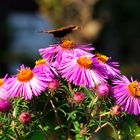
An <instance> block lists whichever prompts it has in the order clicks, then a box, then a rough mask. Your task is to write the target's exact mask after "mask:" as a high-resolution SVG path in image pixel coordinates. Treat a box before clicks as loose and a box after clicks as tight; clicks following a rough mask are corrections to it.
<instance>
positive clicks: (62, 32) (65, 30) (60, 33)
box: [40, 25, 80, 38]
mask: <svg viewBox="0 0 140 140" xmlns="http://www.w3.org/2000/svg"><path fill="white" fill-rule="evenodd" d="M78 29H80V26H77V25H69V26H66V27H61V28H58V29H54V30H42V31H40V32H41V33H48V34H52V35H53V36H54V37H56V38H62V37H65V36H66V35H68V34H70V33H72V32H73V31H76V30H78Z"/></svg>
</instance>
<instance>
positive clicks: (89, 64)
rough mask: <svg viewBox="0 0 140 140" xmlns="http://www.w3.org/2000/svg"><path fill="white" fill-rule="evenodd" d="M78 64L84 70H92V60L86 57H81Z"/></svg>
mask: <svg viewBox="0 0 140 140" xmlns="http://www.w3.org/2000/svg"><path fill="white" fill-rule="evenodd" d="M77 63H78V64H79V65H80V66H81V67H84V68H87V69H91V68H92V60H91V59H90V58H88V57H86V56H81V57H80V58H79V59H78V60H77Z"/></svg>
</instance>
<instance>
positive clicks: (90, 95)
mask: <svg viewBox="0 0 140 140" xmlns="http://www.w3.org/2000/svg"><path fill="white" fill-rule="evenodd" d="M83 88H84V90H85V93H87V95H88V97H89V98H90V99H92V100H93V96H92V94H91V92H90V90H89V89H87V88H86V87H83Z"/></svg>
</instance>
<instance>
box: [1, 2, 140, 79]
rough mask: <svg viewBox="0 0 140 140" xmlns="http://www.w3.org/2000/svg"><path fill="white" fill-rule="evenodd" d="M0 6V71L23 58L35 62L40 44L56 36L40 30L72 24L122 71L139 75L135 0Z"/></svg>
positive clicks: (139, 22) (139, 15)
mask: <svg viewBox="0 0 140 140" xmlns="http://www.w3.org/2000/svg"><path fill="white" fill-rule="evenodd" d="M0 9H1V10H0V76H1V77H3V76H4V75H5V74H6V73H9V74H10V75H11V74H15V73H16V69H17V68H19V66H20V65H21V64H22V63H23V64H25V65H27V66H31V67H33V66H34V61H35V60H37V59H38V58H40V56H39V53H38V49H39V48H43V47H47V46H48V45H49V44H53V43H55V42H56V40H55V39H54V38H53V37H52V36H51V35H49V34H42V33H39V31H40V30H43V29H47V30H49V29H56V28H58V27H62V26H67V25H71V24H76V25H79V26H81V30H79V31H76V32H74V33H72V34H71V35H70V36H71V38H72V39H74V40H75V41H77V42H78V43H83V42H84V43H92V44H93V45H94V47H95V48H96V50H97V51H99V52H101V53H103V54H105V55H107V56H111V57H113V59H114V60H115V61H119V62H120V69H121V71H122V73H123V74H125V75H127V76H131V75H133V76H134V78H137V79H139V78H140V55H139V52H140V33H139V32H140V1H139V0H123V1H122V0H116V1H113V0H1V3H0Z"/></svg>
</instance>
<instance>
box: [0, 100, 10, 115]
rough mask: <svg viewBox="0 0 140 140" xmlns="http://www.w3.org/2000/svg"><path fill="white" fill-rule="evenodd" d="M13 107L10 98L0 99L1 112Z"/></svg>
mask: <svg viewBox="0 0 140 140" xmlns="http://www.w3.org/2000/svg"><path fill="white" fill-rule="evenodd" d="M10 109H11V103H10V101H9V100H5V99H1V100H0V112H6V111H9V110H10Z"/></svg>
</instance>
